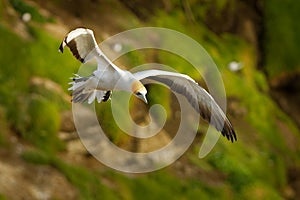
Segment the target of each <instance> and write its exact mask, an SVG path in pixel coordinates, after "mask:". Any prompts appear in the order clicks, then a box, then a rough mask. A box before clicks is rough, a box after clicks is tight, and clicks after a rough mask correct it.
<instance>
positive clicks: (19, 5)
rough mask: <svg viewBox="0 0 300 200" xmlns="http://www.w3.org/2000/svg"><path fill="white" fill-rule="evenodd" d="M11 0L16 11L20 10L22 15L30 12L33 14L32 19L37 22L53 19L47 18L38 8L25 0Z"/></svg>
mask: <svg viewBox="0 0 300 200" xmlns="http://www.w3.org/2000/svg"><path fill="white" fill-rule="evenodd" d="M9 2H10V4H11V5H12V6H13V8H14V9H15V10H16V11H18V12H19V13H20V14H21V15H23V14H24V13H30V14H31V16H32V19H33V20H35V21H37V22H49V21H52V19H50V18H46V17H44V16H43V15H41V14H40V12H39V11H38V9H37V8H35V7H33V6H30V5H28V4H27V3H25V2H24V1H23V0H9Z"/></svg>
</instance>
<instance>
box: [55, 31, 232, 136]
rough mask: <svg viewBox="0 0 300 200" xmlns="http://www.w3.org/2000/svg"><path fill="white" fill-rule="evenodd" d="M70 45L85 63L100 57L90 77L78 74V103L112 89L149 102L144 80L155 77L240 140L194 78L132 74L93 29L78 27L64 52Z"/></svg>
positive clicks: (75, 85) (65, 42) (104, 95)
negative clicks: (112, 56)
mask: <svg viewBox="0 0 300 200" xmlns="http://www.w3.org/2000/svg"><path fill="white" fill-rule="evenodd" d="M65 46H68V47H69V48H70V50H71V52H72V53H73V55H74V56H75V57H76V58H77V59H78V60H79V61H80V62H82V63H85V62H88V61H89V60H91V59H92V58H96V60H97V63H98V68H97V70H95V71H94V72H93V73H92V74H91V75H90V76H87V77H81V76H79V75H76V76H75V77H74V78H73V82H71V83H70V84H71V87H70V88H69V90H71V91H73V93H72V96H73V98H72V101H73V102H74V103H77V102H84V101H87V102H88V103H92V102H93V101H94V100H95V99H97V101H98V102H99V103H100V102H101V101H107V100H108V99H109V98H110V95H111V91H112V90H123V91H128V92H131V93H132V94H134V95H135V96H136V97H138V98H140V99H141V100H143V101H144V102H145V103H147V98H146V94H147V90H146V88H145V87H144V85H143V83H145V82H146V81H147V80H154V81H157V82H160V83H163V84H165V85H167V86H168V87H169V88H170V89H171V90H172V91H174V92H176V93H179V94H181V95H183V96H185V97H186V99H187V100H188V102H189V103H190V104H191V105H192V106H193V108H194V109H195V110H196V111H197V112H198V113H199V114H200V115H201V117H202V118H203V119H205V120H206V121H208V122H209V123H210V124H211V125H213V126H214V127H215V128H216V129H217V130H218V131H220V132H221V133H222V135H223V136H226V137H227V139H228V140H231V141H232V142H233V141H234V140H237V138H236V134H235V131H234V129H233V127H232V125H231V123H230V121H229V120H228V119H227V117H226V115H225V114H224V112H223V111H222V109H221V108H220V107H219V106H218V104H217V103H216V101H215V100H214V99H213V97H212V96H211V95H210V94H209V93H208V92H206V90H205V89H203V88H202V87H200V86H199V85H198V84H197V83H196V82H195V81H194V80H193V79H192V78H191V77H189V76H187V75H184V74H180V73H175V72H169V71H162V70H145V71H140V72H136V73H134V74H132V73H131V72H129V71H126V70H122V69H120V68H118V67H117V66H116V65H115V64H114V63H112V62H111V61H110V60H109V59H108V58H107V57H106V56H105V55H104V53H103V52H102V51H101V50H100V48H99V46H98V45H97V42H96V39H95V37H94V34H93V31H92V30H90V29H86V28H77V29H75V30H73V31H71V32H70V33H68V34H67V36H66V37H65V38H64V40H63V41H62V43H61V45H60V47H59V50H60V51H61V52H63V50H64V47H65Z"/></svg>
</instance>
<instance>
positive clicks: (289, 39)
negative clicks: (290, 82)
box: [264, 0, 300, 78]
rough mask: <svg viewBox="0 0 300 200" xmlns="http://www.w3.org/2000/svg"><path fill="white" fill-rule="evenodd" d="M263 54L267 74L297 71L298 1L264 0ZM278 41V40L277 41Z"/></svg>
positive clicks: (298, 48) (299, 29)
mask: <svg viewBox="0 0 300 200" xmlns="http://www.w3.org/2000/svg"><path fill="white" fill-rule="evenodd" d="M264 8H265V9H264V11H265V17H264V19H265V21H264V23H265V28H266V31H265V36H264V38H265V40H264V45H265V54H266V70H267V73H268V74H269V76H270V77H271V78H272V77H274V76H277V75H280V74H281V73H292V72H295V71H299V69H300V62H299V56H298V52H299V51H300V47H299V45H298V44H299V43H300V28H299V26H298V23H297V21H296V20H295V19H297V18H298V17H299V9H300V3H299V2H298V1H286V2H284V3H282V1H280V0H273V1H265V6H264ZM278 41H280V42H278Z"/></svg>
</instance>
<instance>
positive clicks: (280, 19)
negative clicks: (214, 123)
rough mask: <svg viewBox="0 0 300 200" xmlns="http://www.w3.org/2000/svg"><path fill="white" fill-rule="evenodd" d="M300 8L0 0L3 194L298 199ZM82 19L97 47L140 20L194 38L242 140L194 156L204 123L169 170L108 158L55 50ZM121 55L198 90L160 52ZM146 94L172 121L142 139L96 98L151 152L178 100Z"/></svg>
mask: <svg viewBox="0 0 300 200" xmlns="http://www.w3.org/2000/svg"><path fill="white" fill-rule="evenodd" d="M299 11H300V2H299V1H291V0H288V1H280V0H268V1H267V0H163V1H159V0H152V1H137V0H130V1H125V0H86V1H83V0H81V1H80V0H64V1H62V0H52V1H43V0H0V47H1V48H0V199H144V200H146V199H300V151H299V150H300V146H299V144H300V132H299V127H300V114H299V113H300V112H299V110H300V109H299V107H300V93H299V91H300V90H299V89H300V59H299V52H300V46H299V44H300V26H299V22H298V21H297V19H299V17H300V16H299V13H300V12H299ZM82 26H84V27H88V28H90V29H93V30H94V32H95V36H96V38H97V40H98V42H101V41H103V40H104V39H106V38H108V37H109V36H111V35H114V34H117V33H119V32H121V31H125V30H128V29H132V28H137V27H145V26H158V27H165V28H170V29H173V30H177V31H180V32H182V33H184V34H187V35H188V36H190V37H191V38H193V39H195V40H196V41H198V42H199V43H200V44H201V45H203V46H204V48H205V49H206V50H207V51H208V53H209V54H210V55H211V56H212V58H213V60H214V61H215V63H216V64H217V66H218V68H219V70H220V72H221V74H222V78H223V81H224V85H225V89H226V94H227V108H228V109H227V114H228V117H229V118H230V120H231V121H232V123H233V125H234V127H235V129H236V132H237V135H238V141H237V142H236V143H233V144H232V143H230V142H229V141H227V140H226V139H225V138H223V137H221V138H220V139H219V141H218V143H217V144H216V146H215V147H214V149H213V150H212V151H211V152H210V153H209V154H208V156H206V157H205V158H203V159H199V158H198V152H199V147H200V144H201V142H202V140H203V137H204V133H205V130H206V128H207V125H206V124H205V123H201V124H200V128H199V131H198V134H197V137H196V139H195V142H194V144H192V145H191V147H190V148H189V149H188V151H187V152H186V153H185V154H184V155H183V156H182V157H181V158H180V159H179V160H178V161H176V162H175V163H174V164H172V165H171V166H169V167H166V168H164V169H162V170H159V171H155V172H152V173H147V174H125V173H122V172H118V171H115V170H113V169H110V168H108V167H106V166H104V165H102V164H101V163H100V162H98V161H97V160H96V159H94V158H93V157H92V156H90V155H89V154H88V152H86V150H85V148H84V147H83V146H82V144H81V142H80V140H79V138H78V137H77V134H76V130H75V128H74V124H73V121H72V112H71V103H70V95H69V92H68V91H67V88H68V82H69V77H71V76H72V73H76V72H77V70H78V68H79V67H80V63H79V62H78V61H77V60H75V59H74V58H73V57H72V55H71V53H70V52H69V51H66V52H65V53H64V54H63V55H62V54H60V53H58V47H59V45H60V42H61V40H62V39H63V38H64V36H65V35H66V33H68V32H69V31H70V30H71V29H73V28H76V27H82ZM176 42H180V41H176ZM116 62H117V63H120V64H122V65H123V66H126V68H127V69H130V68H132V67H135V66H137V65H140V64H144V63H149V62H158V63H163V64H166V65H169V66H171V67H173V68H174V69H176V70H177V71H179V72H182V73H186V74H189V75H190V76H192V77H193V78H194V79H196V80H197V81H198V82H199V83H200V84H201V85H203V81H202V79H201V77H199V76H197V75H196V74H195V73H193V71H192V70H191V68H192V67H191V66H190V64H189V63H187V62H186V61H185V60H183V59H181V58H178V57H177V56H174V55H172V54H170V53H167V52H164V51H154V50H141V51H134V52H131V53H128V54H126V55H125V56H123V57H121V58H120V59H118V60H117V61H116ZM155 87H156V88H155ZM153 88H154V89H153ZM148 89H149V96H148V98H149V101H150V102H153V103H160V104H162V105H164V106H165V108H166V110H167V111H168V123H167V124H166V127H165V128H164V130H163V132H162V133H160V134H158V135H157V136H155V137H153V138H150V139H147V140H138V139H136V138H132V137H129V136H128V135H126V134H124V133H122V132H121V131H120V130H119V129H118V127H117V126H116V124H115V123H114V122H113V120H110V119H111V118H112V114H111V109H110V102H107V103H102V104H100V105H97V111H98V114H99V121H100V123H101V125H102V126H103V128H104V129H105V130H106V133H107V134H108V137H109V138H110V139H111V141H113V142H114V143H115V144H116V145H118V146H120V147H122V148H124V149H127V150H130V151H135V152H149V151H152V150H154V149H157V148H159V147H162V146H164V145H165V144H167V143H168V142H169V141H170V140H171V139H172V137H173V136H174V133H176V130H175V131H174V129H175V128H176V126H175V124H176V113H175V111H176V109H177V107H178V105H176V100H174V96H173V95H171V94H170V92H169V91H168V90H167V89H165V88H163V87H159V86H153V87H152V86H150V87H149V88H148ZM153 90H155V91H157V90H159V91H160V94H161V95H160V96H159V97H157V95H153V94H155V93H153ZM131 101H132V106H131V112H132V113H133V116H132V117H133V119H134V120H135V121H136V122H137V123H145V122H147V117H145V115H146V114H147V110H148V108H149V106H150V105H144V104H142V103H140V102H139V101H138V100H135V98H132V100H131ZM174 102H175V103H174ZM134 113H135V114H134ZM146 116H147V115H146ZM174 116H175V117H174ZM174 126H175V128H174Z"/></svg>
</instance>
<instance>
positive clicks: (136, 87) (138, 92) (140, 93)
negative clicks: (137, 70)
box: [131, 80, 148, 103]
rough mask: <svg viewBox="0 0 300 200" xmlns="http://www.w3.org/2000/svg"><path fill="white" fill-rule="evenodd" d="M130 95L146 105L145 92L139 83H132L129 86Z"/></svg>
mask: <svg viewBox="0 0 300 200" xmlns="http://www.w3.org/2000/svg"><path fill="white" fill-rule="evenodd" d="M131 90H132V93H133V94H134V95H135V96H136V97H137V98H139V99H141V100H143V101H144V102H145V103H148V101H147V98H146V94H147V90H146V88H145V87H144V85H143V84H142V83H141V82H140V81H137V80H135V81H133V83H132V85H131Z"/></svg>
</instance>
